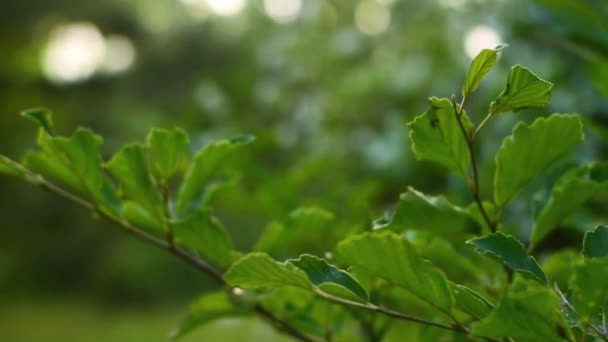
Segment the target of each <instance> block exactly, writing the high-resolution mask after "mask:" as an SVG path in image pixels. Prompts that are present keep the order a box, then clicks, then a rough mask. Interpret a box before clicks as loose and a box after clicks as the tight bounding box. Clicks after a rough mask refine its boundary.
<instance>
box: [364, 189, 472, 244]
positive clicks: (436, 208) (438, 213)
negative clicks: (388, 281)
mask: <svg viewBox="0 0 608 342" xmlns="http://www.w3.org/2000/svg"><path fill="white" fill-rule="evenodd" d="M386 227H387V228H388V229H391V230H393V231H396V232H401V231H404V230H407V229H414V230H424V231H432V232H434V233H438V234H441V233H451V232H469V233H479V232H480V231H481V226H480V225H479V223H478V222H477V221H476V220H475V219H474V218H473V217H471V216H470V215H469V214H467V212H466V211H465V210H464V209H463V208H460V207H458V206H455V205H453V204H452V203H450V202H448V200H447V199H446V198H445V197H443V196H428V195H425V194H423V193H421V192H419V191H417V190H416V189H414V188H412V187H408V191H407V192H405V193H402V194H401V196H400V199H399V203H398V204H397V207H396V208H395V213H394V214H393V217H392V219H391V220H390V222H389V223H388V224H387V225H386ZM376 228H383V226H377V227H376Z"/></svg>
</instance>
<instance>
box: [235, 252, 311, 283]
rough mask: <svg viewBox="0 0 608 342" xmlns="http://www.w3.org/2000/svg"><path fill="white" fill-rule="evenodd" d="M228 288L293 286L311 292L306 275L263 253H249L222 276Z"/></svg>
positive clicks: (292, 266)
mask: <svg viewBox="0 0 608 342" xmlns="http://www.w3.org/2000/svg"><path fill="white" fill-rule="evenodd" d="M224 279H225V280H226V282H227V283H228V284H229V285H230V286H238V287H242V288H246V289H273V288H277V287H281V286H293V287H299V288H302V289H306V290H312V284H311V283H310V281H309V280H308V277H307V276H306V273H304V271H302V270H300V269H299V268H297V267H295V266H294V265H292V264H290V263H283V262H278V261H274V260H273V259H272V258H271V257H269V256H268V255H267V254H264V253H250V254H247V255H245V256H243V257H242V258H240V259H239V260H237V261H235V262H234V264H233V265H232V266H231V267H230V268H229V269H228V271H226V273H225V274H224Z"/></svg>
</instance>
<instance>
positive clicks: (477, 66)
mask: <svg viewBox="0 0 608 342" xmlns="http://www.w3.org/2000/svg"><path fill="white" fill-rule="evenodd" d="M504 48H505V46H504V45H499V46H497V47H496V49H483V50H481V52H480V53H479V54H478V55H477V57H475V58H474V59H473V61H472V62H471V66H470V67H469V71H468V72H467V78H466V79H465V81H464V86H463V87H462V96H463V97H467V96H469V95H470V94H471V93H472V92H473V91H475V89H477V87H479V84H480V83H481V80H483V78H484V76H485V75H486V74H487V73H488V72H489V71H490V70H491V69H492V67H493V66H494V63H496V58H497V57H498V52H499V51H500V50H502V49H504Z"/></svg>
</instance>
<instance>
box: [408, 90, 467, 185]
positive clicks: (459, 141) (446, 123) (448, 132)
mask: <svg viewBox="0 0 608 342" xmlns="http://www.w3.org/2000/svg"><path fill="white" fill-rule="evenodd" d="M430 102H431V108H430V109H429V110H427V111H426V112H425V113H424V114H422V115H420V116H417V117H416V118H414V120H412V121H410V122H409V123H408V124H407V125H408V127H409V129H410V140H411V143H412V151H413V152H414V155H415V156H416V159H427V160H431V161H434V162H436V163H439V164H441V165H442V166H444V167H446V168H448V169H449V170H450V171H453V172H455V173H457V174H459V175H461V176H463V177H465V178H466V176H467V170H468V168H469V162H470V154H469V148H468V145H467V142H466V140H465V138H464V136H463V134H462V131H461V129H460V127H459V126H458V121H457V119H456V114H455V113H454V108H453V106H452V102H451V101H450V100H448V99H445V98H444V99H439V98H436V97H432V98H431V99H430ZM462 122H463V125H464V128H465V129H466V130H467V132H468V131H470V130H471V128H472V127H473V124H472V123H471V121H470V120H469V118H468V117H467V115H466V113H462Z"/></svg>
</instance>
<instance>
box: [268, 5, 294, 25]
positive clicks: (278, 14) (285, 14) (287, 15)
mask: <svg viewBox="0 0 608 342" xmlns="http://www.w3.org/2000/svg"><path fill="white" fill-rule="evenodd" d="M301 9H302V0H264V11H265V12H266V14H267V15H268V16H269V17H270V18H272V20H274V21H276V22H277V23H279V24H287V23H290V22H292V21H293V20H294V19H296V18H297V17H298V15H299V14H300V10H301Z"/></svg>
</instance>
